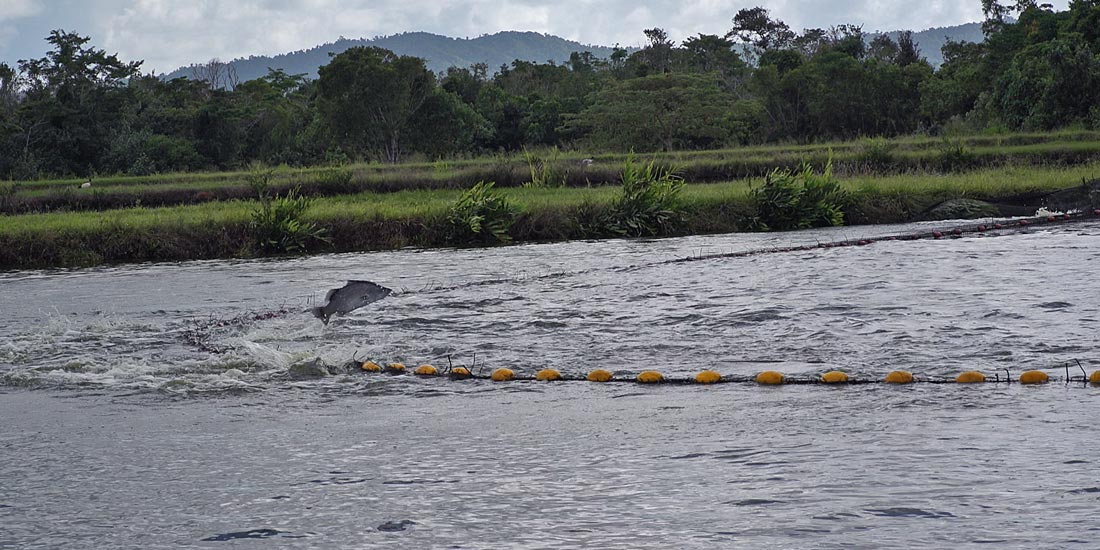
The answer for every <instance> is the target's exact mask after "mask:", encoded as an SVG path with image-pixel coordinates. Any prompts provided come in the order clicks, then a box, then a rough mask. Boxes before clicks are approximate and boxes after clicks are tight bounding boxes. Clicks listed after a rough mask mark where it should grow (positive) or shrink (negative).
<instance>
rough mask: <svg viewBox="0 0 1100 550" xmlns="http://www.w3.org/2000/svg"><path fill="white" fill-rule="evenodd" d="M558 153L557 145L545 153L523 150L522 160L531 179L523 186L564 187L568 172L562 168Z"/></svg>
mask: <svg viewBox="0 0 1100 550" xmlns="http://www.w3.org/2000/svg"><path fill="white" fill-rule="evenodd" d="M559 156H560V153H559V152H558V148H557V147H553V148H551V149H550V150H549V151H547V153H546V154H545V155H539V154H537V153H533V152H531V151H530V150H529V149H524V150H523V160H525V161H527V167H528V170H529V171H530V174H531V179H530V180H528V182H527V183H525V184H524V187H565V181H566V179H567V178H568V176H569V174H568V172H567V171H566V170H565V169H563V168H562V166H561V162H560V161H559V160H558V157H559Z"/></svg>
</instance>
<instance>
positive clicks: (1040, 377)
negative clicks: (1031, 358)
mask: <svg viewBox="0 0 1100 550" xmlns="http://www.w3.org/2000/svg"><path fill="white" fill-rule="evenodd" d="M1047 382H1050V375H1048V374H1047V373H1045V372H1043V371H1041V370H1029V371H1027V372H1025V373H1023V374H1021V375H1020V383H1021V384H1046V383H1047Z"/></svg>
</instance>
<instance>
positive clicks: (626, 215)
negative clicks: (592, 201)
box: [607, 153, 684, 237]
mask: <svg viewBox="0 0 1100 550" xmlns="http://www.w3.org/2000/svg"><path fill="white" fill-rule="evenodd" d="M683 187H684V179H683V178H681V177H680V176H678V175H676V173H675V171H674V170H672V169H671V168H667V167H659V166H657V165H656V161H650V162H648V163H636V162H635V161H634V154H633V153H631V154H630V155H628V156H627V158H626V162H625V164H624V165H623V173H622V195H620V196H619V197H618V198H617V199H615V201H614V202H613V203H612V204H611V208H610V212H609V214H608V220H607V228H608V230H609V231H610V232H611V233H614V234H617V235H624V236H629V237H642V236H654V235H663V234H667V233H670V232H671V231H672V230H673V229H674V228H675V226H676V225H677V224H678V223H679V222H680V221H682V219H683V209H682V207H681V206H680V204H679V195H680V190H681V189H683Z"/></svg>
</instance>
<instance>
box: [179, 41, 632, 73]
mask: <svg viewBox="0 0 1100 550" xmlns="http://www.w3.org/2000/svg"><path fill="white" fill-rule="evenodd" d="M357 46H377V47H379V48H385V49H387V50H389V51H391V52H393V53H396V54H397V55H407V56H410V57H419V58H421V59H423V60H425V61H426V63H427V66H428V70H430V71H432V72H436V73H442V72H444V71H446V70H447V68H448V67H471V66H473V65H474V64H475V63H485V64H486V65H488V66H489V69H490V70H491V71H496V70H497V68H499V67H500V66H501V65H508V64H510V63H511V62H512V61H514V60H516V59H519V60H521V61H531V62H535V63H546V62H547V61H553V62H555V63H564V62H566V61H568V60H569V54H571V53H573V52H585V51H588V52H592V54H593V55H595V56H597V57H603V58H606V57H609V56H610V55H611V52H612V50H613V48H611V47H608V46H590V45H587V44H581V43H580V42H573V41H571V40H566V39H564V38H559V37H557V36H551V35H548V34H539V33H537V32H517V31H506V32H498V33H496V34H489V35H485V36H479V37H477V38H450V37H447V36H440V35H438V34H432V33H427V32H408V33H402V34H395V35H393V36H384V37H379V38H374V39H370V40H367V39H364V38H359V39H354V40H353V39H348V38H343V37H341V38H340V39H339V40H337V41H336V42H334V43H332V44H323V45H320V46H317V47H314V48H310V49H308V50H301V51H297V52H290V53H286V54H282V55H276V56H274V57H268V56H253V57H249V58H248V59H235V60H233V61H232V62H231V65H232V66H233V67H234V68H235V69H236V71H237V77H238V78H239V79H240V81H241V82H245V81H247V80H252V79H256V78H260V77H262V76H265V75H267V69H268V67H270V68H272V69H282V70H283V71H285V72H286V73H288V74H305V75H306V76H307V77H308V78H317V68H318V67H320V66H322V65H326V64H328V62H329V60H331V59H332V57H331V56H330V55H329V54H339V53H343V52H344V51H347V50H348V49H350V48H354V47H357ZM199 61H206V60H196V62H199ZM178 76H187V77H190V76H192V70H191V67H182V68H180V69H177V70H175V71H173V72H172V73H170V74H168V75H167V77H168V78H175V77H178Z"/></svg>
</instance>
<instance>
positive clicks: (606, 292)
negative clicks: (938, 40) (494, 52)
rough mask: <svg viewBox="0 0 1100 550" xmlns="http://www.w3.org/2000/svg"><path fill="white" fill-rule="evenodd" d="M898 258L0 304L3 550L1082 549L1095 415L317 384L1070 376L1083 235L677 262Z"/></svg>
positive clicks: (127, 269) (1080, 343) (103, 286)
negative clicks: (342, 303) (320, 367)
mask: <svg viewBox="0 0 1100 550" xmlns="http://www.w3.org/2000/svg"><path fill="white" fill-rule="evenodd" d="M927 229H928V226H927V225H906V226H876V227H855V228H853V227H848V228H835V229H826V230H815V231H806V232H798V233H779V234H735V235H718V236H705V237H690V238H682V239H662V240H624V241H602V242H573V243H560V244H536V245H523V246H509V247H501V248H494V249H488V250H430V251H411V250H410V251H398V252H383V253H369V254H343V255H329V256H318V257H310V258H300V259H290V260H275V261H236V262H222V261H218V262H187V263H180V264H155V265H137V266H121V267H109V268H102V269H92V270H74V271H35V272H13V273H3V274H0V418H2V419H3V422H2V423H0V548H178V547H209V548H252V547H257V548H259V547H265V548H267V547H272V546H275V547H293V548H366V547H383V548H385V547H392V548H486V549H489V548H494V549H495V548H726V547H734V546H737V547H750V548H808V547H813V548H914V547H928V548H943V547H952V548H964V547H979V546H980V547H994V548H1036V547H1050V548H1054V547H1059V548H1060V547H1071V546H1079V547H1083V548H1092V547H1097V545H1098V544H1100V543H1098V542H1097V540H1100V526H1098V525H1097V524H1096V522H1095V519H1094V518H1093V516H1094V515H1095V511H1096V510H1097V509H1098V507H1100V473H1098V469H1097V461H1100V458H1097V457H1098V456H1100V437H1097V435H1098V431H1097V429H1096V428H1095V422H1096V418H1097V417H1098V416H1097V412H1098V411H1100V388H1096V387H1090V386H1085V385H1083V384H1079V383H1070V384H1066V383H1062V382H1057V383H1052V384H1048V385H1046V386H1041V387H1023V386H1020V385H1018V384H1012V385H1007V384H986V385H980V386H968V387H964V386H956V385H941V384H917V385H913V386H907V387H887V386H883V385H878V384H871V385H859V386H847V387H823V386H782V387H777V388H760V387H756V386H753V385H744V384H726V385H720V386H709V387H701V386H676V385H666V386H655V387H651V386H636V385H632V384H611V385H599V384H590V383H577V382H570V383H557V384H545V383H538V384H536V383H533V382H515V383H503V384H502V383H492V382H488V381H478V380H467V381H461V382H459V381H451V380H446V379H418V378H414V377H410V376H404V377H394V376H386V375H365V374H361V373H357V372H344V371H342V369H341V368H339V366H340V365H343V364H345V363H347V362H348V361H349V360H351V359H352V358H353V357H354V358H359V359H366V358H370V359H373V360H375V361H378V362H389V361H402V362H404V363H406V364H409V365H416V364H420V363H425V362H428V363H432V364H435V365H437V366H446V365H447V364H448V363H449V362H450V363H453V364H455V365H456V366H457V365H459V364H461V365H466V366H469V365H471V364H473V365H475V370H477V369H486V371H487V369H492V368H496V367H501V366H507V367H510V368H514V369H516V370H517V371H519V372H520V373H522V374H532V373H534V372H535V371H536V370H538V369H540V368H543V367H553V368H556V369H559V370H561V371H563V372H565V373H567V374H573V375H582V374H583V373H585V372H587V371H588V370H591V369H593V368H597V367H599V368H606V369H609V370H612V371H615V372H616V373H617V374H618V375H620V376H623V377H628V376H631V375H632V373H637V372H639V371H641V370H646V369H657V370H660V371H662V372H664V373H665V374H666V375H671V376H690V375H691V374H693V373H695V372H698V371H699V370H702V369H704V368H708V369H713V370H717V371H719V372H721V373H723V374H729V375H751V374H753V373H755V372H758V371H760V370H780V371H783V372H785V373H787V374H790V375H793V376H796V377H797V376H802V377H811V376H816V375H818V374H820V373H821V372H824V371H826V370H832V369H842V370H845V371H847V372H849V373H850V374H852V375H853V376H855V377H857V378H865V379H869V378H875V379H877V378H880V377H881V376H882V375H884V374H885V373H886V372H887V371H889V370H893V369H906V370H911V371H913V372H915V373H916V374H917V375H918V376H922V377H926V378H938V377H949V376H953V375H954V374H955V373H957V372H959V371H960V370H964V369H979V370H983V371H986V372H988V373H993V372H995V371H996V370H998V369H1009V370H1010V371H1011V372H1012V373H1013V374H1014V375H1015V374H1018V373H1019V372H1020V371H1022V370H1026V369H1031V368H1049V369H1050V372H1051V374H1052V375H1060V376H1064V374H1065V373H1064V371H1063V370H1062V369H1061V368H1060V367H1058V365H1061V364H1062V363H1064V362H1066V361H1072V360H1076V359H1079V360H1080V361H1081V362H1082V364H1083V365H1084V367H1085V368H1087V369H1088V370H1089V372H1091V371H1092V370H1094V369H1096V368H1097V367H1098V366H1100V344H1098V341H1097V336H1096V335H1097V334H1100V293H1098V292H1097V282H1096V281H1097V279H1096V274H1097V273H1100V260H1098V258H1100V254H1098V251H1100V223H1097V222H1081V223H1070V224H1065V225H1059V226H1047V227H1042V228H1036V229H1031V230H1028V231H1022V232H1006V233H1001V234H997V235H992V234H990V235H974V236H966V237H963V238H957V239H944V240H921V241H905V242H876V243H875V244H873V245H871V246H863V247H846V248H829V249H814V250H807V251H797V252H782V253H774V254H759V255H753V256H746V257H725V258H708V257H706V256H708V255H711V254H722V253H730V252H738V251H746V250H771V249H775V248H778V247H788V246H792V245H800V244H813V243H817V242H823V241H833V240H839V239H851V238H874V237H877V236H881V235H888V234H897V233H904V232H909V231H916V230H927ZM682 259H694V260H693V261H682V262H674V261H672V260H682ZM349 279H368V280H372V281H375V282H378V283H380V284H383V285H386V286H389V287H392V288H394V289H396V290H397V291H398V292H396V293H395V295H394V296H392V297H390V298H386V299H385V300H383V301H381V302H378V303H376V304H373V305H371V306H369V307H367V308H364V309H363V310H359V311H356V312H354V313H352V314H350V315H348V316H346V317H343V318H339V319H337V320H335V321H334V322H333V323H332V324H330V325H329V326H327V327H324V326H322V325H321V323H320V322H319V321H317V320H316V319H314V318H313V317H311V316H310V315H309V314H308V313H305V312H304V310H305V309H306V308H308V307H309V306H310V305H313V304H316V302H317V301H318V300H319V299H320V298H321V297H322V296H323V294H324V291H325V290H326V289H328V288H333V287H338V286H341V285H342V284H343V282H344V281H346V280H349ZM314 359H320V361H321V362H322V363H324V364H327V365H331V366H333V368H331V369H330V370H331V371H332V372H333V373H332V374H331V375H328V376H317V374H319V373H317V372H315V371H311V370H309V369H302V368H300V365H301V364H303V363H308V362H310V361H313V360H314ZM1055 367H1058V368H1055ZM1075 369H1076V367H1075ZM1079 373H1080V371H1079V370H1077V371H1075V372H1071V373H1070V374H1079Z"/></svg>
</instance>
